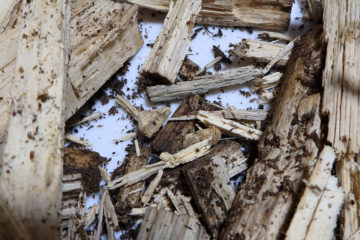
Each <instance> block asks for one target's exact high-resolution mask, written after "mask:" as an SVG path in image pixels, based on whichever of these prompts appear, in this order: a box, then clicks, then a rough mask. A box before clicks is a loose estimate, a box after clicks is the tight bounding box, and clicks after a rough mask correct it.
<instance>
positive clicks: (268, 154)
mask: <svg viewBox="0 0 360 240" xmlns="http://www.w3.org/2000/svg"><path fill="white" fill-rule="evenodd" d="M320 37H321V27H319V26H317V27H315V29H314V30H312V31H311V32H309V33H308V34H307V35H306V36H304V37H303V38H302V39H301V40H300V41H299V42H297V44H296V46H295V49H294V51H293V54H292V56H291V57H290V60H289V61H290V62H289V65H288V66H287V69H286V71H285V73H284V77H283V78H282V79H281V86H280V92H279V96H280V97H279V98H278V99H277V102H276V103H275V104H274V105H273V106H274V108H273V110H272V114H273V115H272V121H271V122H270V124H269V126H268V127H267V128H266V130H265V131H264V135H263V137H262V138H261V139H260V142H259V156H258V158H257V159H256V160H255V163H254V165H253V166H252V167H251V168H250V169H249V170H248V173H247V177H246V181H245V183H244V184H243V185H242V186H241V189H240V191H239V192H238V194H237V196H236V198H235V200H234V203H233V207H232V210H231V212H230V215H229V217H228V218H227V220H226V222H225V224H224V226H225V227H224V229H223V230H222V232H221V235H220V239H239V238H242V239H277V238H278V237H279V234H280V233H281V231H282V229H283V228H284V227H286V224H287V223H288V217H289V216H288V214H289V211H290V210H291V207H292V204H293V203H294V197H295V194H296V193H297V192H298V191H299V190H300V187H301V179H302V178H303V176H304V175H305V174H306V169H307V168H308V167H310V166H312V165H313V163H314V159H315V158H316V157H317V155H318V148H319V146H318V142H319V138H320V114H319V104H320V94H319V93H317V92H319V91H320V89H319V88H318V87H317V86H318V85H319V84H318V82H320V79H319V76H318V75H319V74H320V73H321V71H322V56H323V47H322V44H321V41H319V40H320Z"/></svg>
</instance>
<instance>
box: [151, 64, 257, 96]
mask: <svg viewBox="0 0 360 240" xmlns="http://www.w3.org/2000/svg"><path fill="white" fill-rule="evenodd" d="M261 71H262V70H261V69H259V68H255V67H253V66H247V67H239V68H235V69H229V70H224V71H220V72H218V73H216V74H214V75H206V76H197V77H195V78H194V80H193V81H185V82H179V83H177V84H173V85H170V86H167V85H157V86H152V87H147V88H146V91H147V93H148V96H149V98H150V100H151V101H152V102H166V101H172V100H176V99H182V98H184V97H186V96H189V95H192V94H203V93H207V92H208V91H210V90H213V89H219V88H221V87H229V86H235V85H240V84H243V83H246V82H249V81H251V80H253V79H254V78H255V77H259V76H261V75H262V73H261Z"/></svg>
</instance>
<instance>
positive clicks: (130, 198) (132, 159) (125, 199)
mask: <svg viewBox="0 0 360 240" xmlns="http://www.w3.org/2000/svg"><path fill="white" fill-rule="evenodd" d="M140 148H141V150H140V152H141V155H140V157H138V156H136V153H135V149H134V148H133V149H132V150H131V151H130V153H129V156H128V157H127V159H125V161H126V168H125V173H124V174H127V173H130V172H133V171H136V170H139V169H140V168H142V167H144V166H145V165H147V163H148V160H149V154H150V151H149V149H148V147H146V146H145V145H143V144H141V145H140ZM144 187H145V181H141V182H138V183H136V184H134V185H131V186H128V187H121V188H120V191H119V194H118V198H117V203H116V205H117V206H119V207H124V208H126V207H131V208H139V207H141V206H142V204H141V197H142V193H143V192H142V191H138V192H135V193H131V192H132V191H134V190H137V189H139V188H140V189H142V190H143V189H144ZM130 193H131V194H130Z"/></svg>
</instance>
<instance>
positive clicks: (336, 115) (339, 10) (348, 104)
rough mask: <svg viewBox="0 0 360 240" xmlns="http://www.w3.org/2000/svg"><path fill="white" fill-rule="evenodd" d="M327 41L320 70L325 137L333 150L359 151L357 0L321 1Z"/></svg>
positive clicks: (359, 86) (359, 35) (358, 18)
mask: <svg viewBox="0 0 360 240" xmlns="http://www.w3.org/2000/svg"><path fill="white" fill-rule="evenodd" d="M324 4H325V5H324V32H325V42H326V43H327V52H326V63H325V69H324V74H323V88H324V97H323V108H322V112H323V114H325V115H327V116H328V117H329V123H328V136H327V140H328V141H329V142H330V143H332V146H333V147H334V148H335V149H336V152H338V153H340V152H343V153H347V152H349V153H358V152H359V151H360V130H359V128H358V122H359V119H360V110H359V109H360V107H359V104H360V84H359V75H358V74H357V72H360V62H359V61H358V58H359V56H360V29H359V28H358V26H359V24H360V15H359V14H358V9H359V8H360V2H359V1H356V0H348V1H340V0H331V1H324Z"/></svg>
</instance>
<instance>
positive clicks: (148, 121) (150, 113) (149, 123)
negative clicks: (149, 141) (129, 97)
mask: <svg viewBox="0 0 360 240" xmlns="http://www.w3.org/2000/svg"><path fill="white" fill-rule="evenodd" d="M116 102H117V103H118V104H119V105H120V106H121V107H122V108H124V109H125V110H126V111H127V112H128V113H129V114H130V115H131V116H132V117H133V118H135V120H136V121H137V122H138V127H139V131H140V133H141V134H143V135H144V136H145V137H147V138H151V137H152V136H154V135H155V133H157V132H158V131H159V130H160V128H161V126H162V125H163V123H164V122H165V120H166V119H167V117H168V116H169V115H170V113H171V109H170V108H169V107H162V108H158V109H153V110H147V111H139V110H138V109H137V108H136V107H134V106H133V105H131V104H130V103H129V102H128V101H126V100H125V99H124V98H122V97H121V96H119V95H118V96H117V98H116Z"/></svg>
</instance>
